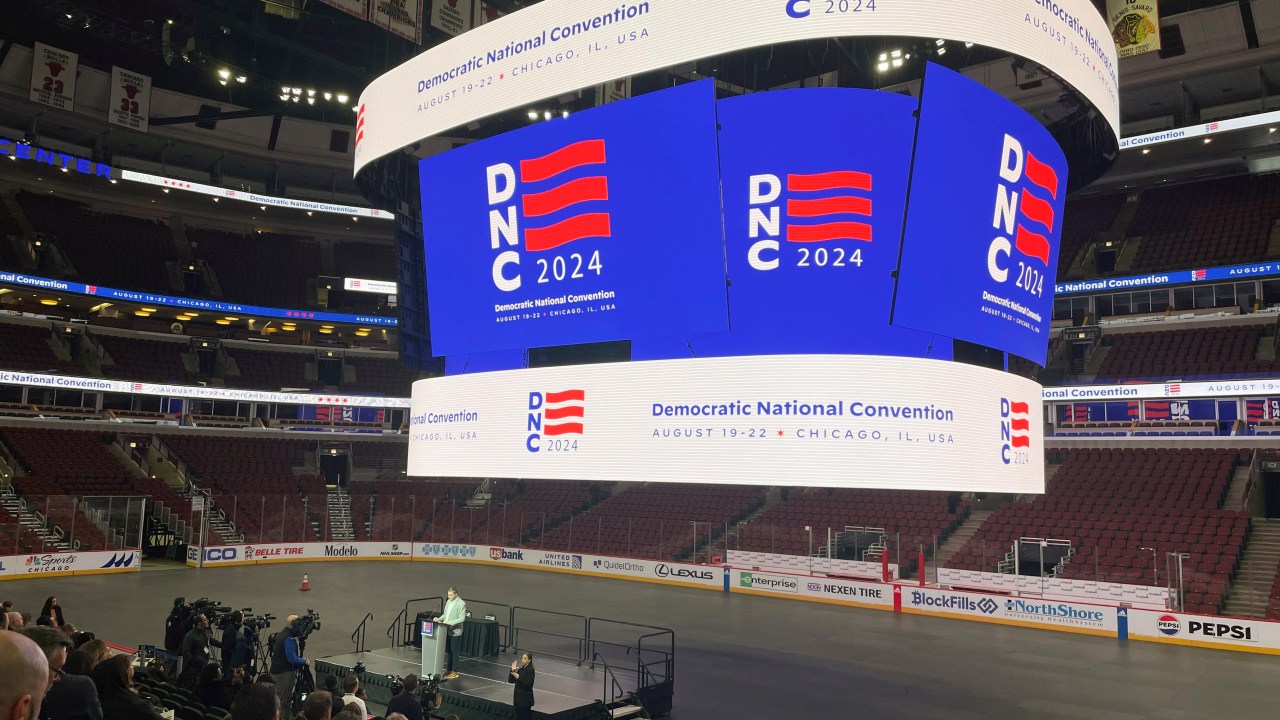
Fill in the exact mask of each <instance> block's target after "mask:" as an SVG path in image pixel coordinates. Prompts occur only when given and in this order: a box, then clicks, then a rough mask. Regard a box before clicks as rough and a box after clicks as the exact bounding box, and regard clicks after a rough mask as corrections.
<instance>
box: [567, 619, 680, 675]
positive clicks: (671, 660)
mask: <svg viewBox="0 0 1280 720" xmlns="http://www.w3.org/2000/svg"><path fill="white" fill-rule="evenodd" d="M596 622H599V623H609V624H610V625H626V626H629V627H637V628H644V629H646V630H656V631H657V632H652V633H648V634H645V635H641V636H639V637H637V638H636V644H635V649H636V657H640V656H641V655H642V654H643V653H645V652H658V653H662V654H663V655H665V656H666V660H665V662H664V665H665V666H666V669H667V673H666V675H667V679H668V680H673V679H674V678H675V657H676V633H675V631H674V630H672V629H670V628H664V627H659V626H657V625H645V624H644V623H633V622H627V621H625V620H610V619H609V618H594V617H593V618H590V619H589V620H588V621H587V641H588V648H589V652H595V648H596V645H598V644H604V645H613V646H614V647H630V646H624V645H621V644H619V643H611V642H606V641H603V640H595V639H594V638H593V637H592V636H593V634H594V633H593V632H592V627H593V624H594V623H596ZM663 636H666V637H668V638H669V640H668V641H667V643H665V644H666V645H667V647H668V649H667V650H659V649H650V648H646V647H645V646H644V641H645V640H646V639H648V638H655V637H663ZM636 673H637V675H639V673H640V669H639V668H637V670H636Z"/></svg>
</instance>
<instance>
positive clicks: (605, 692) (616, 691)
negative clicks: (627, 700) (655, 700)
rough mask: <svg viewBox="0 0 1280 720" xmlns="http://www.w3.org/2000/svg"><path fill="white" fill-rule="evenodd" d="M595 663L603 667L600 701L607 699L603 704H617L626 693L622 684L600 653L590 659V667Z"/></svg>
mask: <svg viewBox="0 0 1280 720" xmlns="http://www.w3.org/2000/svg"><path fill="white" fill-rule="evenodd" d="M596 663H600V665H602V666H603V667H604V681H603V682H602V683H601V689H600V695H601V696H602V697H601V698H600V699H601V700H604V698H606V697H607V698H609V699H608V700H605V702H606V703H607V704H610V705H611V704H613V703H615V702H617V700H618V698H619V697H621V696H623V695H625V694H626V692H627V691H626V690H625V689H624V688H623V687H622V683H620V682H618V678H617V677H616V676H614V674H613V668H611V667H609V663H608V662H606V661H605V659H604V657H603V656H601V655H600V653H596V654H595V655H593V656H592V658H591V664H592V666H594V665H595V664H596ZM642 707H643V706H642Z"/></svg>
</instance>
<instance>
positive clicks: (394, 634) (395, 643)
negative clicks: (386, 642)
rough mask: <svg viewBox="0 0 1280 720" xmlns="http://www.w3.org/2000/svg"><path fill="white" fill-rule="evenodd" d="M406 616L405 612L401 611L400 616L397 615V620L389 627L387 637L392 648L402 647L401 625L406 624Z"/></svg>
mask: <svg viewBox="0 0 1280 720" xmlns="http://www.w3.org/2000/svg"><path fill="white" fill-rule="evenodd" d="M404 614H405V611H404V610H401V611H400V614H399V615H396V619H395V620H392V621H391V624H390V625H389V626H387V637H388V638H390V639H391V647H399V645H400V639H399V638H400V624H401V623H402V622H404Z"/></svg>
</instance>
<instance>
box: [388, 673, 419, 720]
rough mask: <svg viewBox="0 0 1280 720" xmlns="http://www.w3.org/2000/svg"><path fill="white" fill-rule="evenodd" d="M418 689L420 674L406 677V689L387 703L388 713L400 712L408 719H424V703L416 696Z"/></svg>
mask: <svg viewBox="0 0 1280 720" xmlns="http://www.w3.org/2000/svg"><path fill="white" fill-rule="evenodd" d="M417 691H418V676H417V675H409V676H406V677H405V679H404V690H402V691H401V692H400V694H399V695H396V696H395V697H393V698H391V702H389V703H387V715H391V714H392V713H400V714H401V715H404V716H405V717H406V718H408V720H423V716H422V703H421V702H420V701H419V700H418V698H417V697H416V693H417Z"/></svg>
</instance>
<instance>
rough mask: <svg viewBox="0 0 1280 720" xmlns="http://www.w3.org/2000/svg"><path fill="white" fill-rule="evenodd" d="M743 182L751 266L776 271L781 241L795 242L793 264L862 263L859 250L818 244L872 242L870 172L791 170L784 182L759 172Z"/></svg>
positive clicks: (803, 265)
mask: <svg viewBox="0 0 1280 720" xmlns="http://www.w3.org/2000/svg"><path fill="white" fill-rule="evenodd" d="M747 182H748V200H747V204H748V206H749V207H748V210H747V235H748V237H749V239H751V240H754V241H755V242H753V243H752V244H751V246H750V248H749V249H748V251H747V262H748V263H749V264H750V265H751V267H752V268H753V269H755V270H761V271H766V272H767V271H770V270H777V269H778V265H779V264H780V262H781V260H780V258H779V252H780V250H781V248H782V244H781V243H782V241H785V242H787V243H799V246H798V247H797V249H798V251H799V252H798V253H797V254H796V260H795V264H796V267H848V266H851V265H852V266H857V267H862V248H858V247H853V248H850V247H848V246H847V244H846V245H833V246H831V247H830V248H828V247H827V246H825V245H823V243H828V242H834V241H842V240H845V241H857V242H868V243H869V242H871V223H870V221H871V197H870V194H871V183H872V176H871V174H870V173H864V172H858V171H855V170H836V171H831V172H822V173H811V174H794V173H791V174H788V175H787V176H786V182H785V183H784V182H783V180H782V178H780V177H779V176H777V175H773V174H768V173H761V174H758V175H752V176H751V177H750V178H749V179H748V181H747ZM784 191H785V195H786V197H785V198H784V197H783V195H784ZM784 207H785V211H786V212H785V217H786V225H785V227H784V226H783V208H784Z"/></svg>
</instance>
